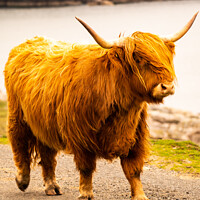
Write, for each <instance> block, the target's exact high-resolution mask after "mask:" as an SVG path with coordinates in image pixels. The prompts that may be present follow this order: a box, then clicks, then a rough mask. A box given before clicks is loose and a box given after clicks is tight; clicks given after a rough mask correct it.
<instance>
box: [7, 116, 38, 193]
mask: <svg viewBox="0 0 200 200" xmlns="http://www.w3.org/2000/svg"><path fill="white" fill-rule="evenodd" d="M18 116H19V115H18ZM8 137H9V140H10V143H11V146H12V151H13V155H14V161H15V165H16V167H17V175H16V179H15V180H16V183H17V186H18V188H19V189H20V190H22V191H25V190H26V188H27V187H28V185H29V182H30V163H31V145H32V144H33V143H34V141H35V138H34V136H33V134H32V132H31V130H30V128H29V127H28V125H27V124H26V122H24V121H23V120H20V117H16V115H12V114H9V117H8ZM30 141H31V142H32V144H31V142H30Z"/></svg>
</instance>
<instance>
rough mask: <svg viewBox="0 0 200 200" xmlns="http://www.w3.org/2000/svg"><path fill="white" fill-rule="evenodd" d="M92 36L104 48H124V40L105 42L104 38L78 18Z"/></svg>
mask: <svg viewBox="0 0 200 200" xmlns="http://www.w3.org/2000/svg"><path fill="white" fill-rule="evenodd" d="M75 18H76V19H77V20H78V21H79V22H80V23H81V24H82V25H83V26H84V27H85V28H86V29H87V31H88V32H89V33H90V34H91V36H92V37H93V38H94V40H95V41H96V42H97V43H98V44H99V45H100V46H101V47H103V48H105V49H110V48H112V47H113V46H123V44H122V40H120V39H121V38H120V39H119V40H116V41H113V42H108V41H105V40H104V39H103V38H102V37H100V36H99V35H98V34H97V33H96V32H95V31H94V30H93V29H92V28H91V27H90V26H89V25H88V24H86V23H85V22H84V21H83V20H81V19H79V18H78V17H75Z"/></svg>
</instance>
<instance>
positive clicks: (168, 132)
mask: <svg viewBox="0 0 200 200" xmlns="http://www.w3.org/2000/svg"><path fill="white" fill-rule="evenodd" d="M149 129H150V133H151V137H152V138H156V139H174V140H191V141H192V142H194V143H196V144H198V145H200V113H199V114H194V113H191V112H186V111H182V110H177V109H174V108H166V107H162V106H158V105H155V106H150V107H149Z"/></svg>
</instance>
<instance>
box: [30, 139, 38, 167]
mask: <svg viewBox="0 0 200 200" xmlns="http://www.w3.org/2000/svg"><path fill="white" fill-rule="evenodd" d="M29 153H30V158H31V164H32V166H33V167H35V166H36V165H37V164H39V163H40V153H39V143H38V140H37V139H36V138H35V137H34V138H33V139H32V140H31V141H30V143H29Z"/></svg>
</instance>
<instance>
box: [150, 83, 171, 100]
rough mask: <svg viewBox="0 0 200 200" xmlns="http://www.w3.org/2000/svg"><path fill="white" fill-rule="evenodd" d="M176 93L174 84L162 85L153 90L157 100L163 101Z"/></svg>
mask: <svg viewBox="0 0 200 200" xmlns="http://www.w3.org/2000/svg"><path fill="white" fill-rule="evenodd" d="M174 92H175V85H174V82H171V83H160V84H158V85H157V86H156V87H155V88H154V89H153V92H152V96H153V97H155V98H157V99H162V98H164V97H166V96H168V95H172V94H174Z"/></svg>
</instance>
